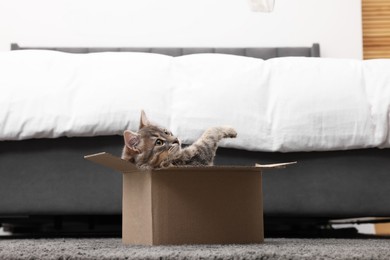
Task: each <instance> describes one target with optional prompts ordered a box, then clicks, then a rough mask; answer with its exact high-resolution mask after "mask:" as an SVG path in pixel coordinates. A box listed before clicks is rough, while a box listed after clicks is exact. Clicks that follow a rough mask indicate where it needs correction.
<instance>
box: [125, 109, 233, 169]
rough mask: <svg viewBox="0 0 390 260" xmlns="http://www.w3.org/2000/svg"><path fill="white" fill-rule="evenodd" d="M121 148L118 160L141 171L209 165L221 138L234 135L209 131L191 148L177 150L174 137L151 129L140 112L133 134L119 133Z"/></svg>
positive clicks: (218, 129) (225, 130) (224, 130)
mask: <svg viewBox="0 0 390 260" xmlns="http://www.w3.org/2000/svg"><path fill="white" fill-rule="evenodd" d="M123 136H124V140H125V145H124V147H123V151H122V159H124V160H127V161H130V162H132V163H134V164H135V165H136V166H137V167H139V168H143V169H156V168H165V167H170V166H184V165H193V166H196V165H213V161H214V157H215V153H216V151H217V148H218V142H219V141H220V140H221V139H222V138H228V137H229V138H234V137H236V136H237V133H236V131H235V130H234V129H233V128H231V127H226V126H222V127H212V128H209V129H207V130H206V131H205V132H204V133H203V135H202V136H201V137H200V138H199V139H198V140H197V141H196V142H194V143H193V144H192V145H190V146H187V147H185V148H181V143H180V141H179V139H178V138H177V137H175V136H174V135H172V133H171V132H170V131H168V130H167V129H164V128H161V127H159V126H156V125H153V124H151V123H150V122H149V120H148V119H147V118H146V115H145V112H144V111H142V112H141V120H140V126H139V130H138V132H137V133H134V132H132V131H129V130H126V131H125V132H124V133H123Z"/></svg>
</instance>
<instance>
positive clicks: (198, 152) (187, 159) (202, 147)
mask: <svg viewBox="0 0 390 260" xmlns="http://www.w3.org/2000/svg"><path fill="white" fill-rule="evenodd" d="M236 136H237V132H236V130H234V129H233V128H232V127H229V126H219V127H211V128H209V129H207V130H206V131H205V132H204V133H203V135H202V136H201V137H200V138H199V139H198V140H197V141H196V142H195V143H193V144H192V145H190V146H188V147H186V148H184V149H183V150H182V151H181V153H180V154H179V155H178V156H177V158H175V159H174V160H173V164H174V165H213V161H214V157H215V153H216V151H217V148H218V142H219V141H221V139H223V138H234V137H236Z"/></svg>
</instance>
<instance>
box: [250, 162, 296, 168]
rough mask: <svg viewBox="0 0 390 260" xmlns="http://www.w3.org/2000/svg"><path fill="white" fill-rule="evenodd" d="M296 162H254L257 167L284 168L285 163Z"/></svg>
mask: <svg viewBox="0 0 390 260" xmlns="http://www.w3.org/2000/svg"><path fill="white" fill-rule="evenodd" d="M296 163H297V162H296V161H295V162H285V163H273V164H259V163H256V164H255V167H259V168H286V166H287V165H291V164H296Z"/></svg>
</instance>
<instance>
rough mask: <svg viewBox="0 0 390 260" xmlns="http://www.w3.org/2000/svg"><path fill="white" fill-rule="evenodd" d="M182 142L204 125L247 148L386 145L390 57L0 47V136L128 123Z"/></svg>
mask: <svg viewBox="0 0 390 260" xmlns="http://www.w3.org/2000/svg"><path fill="white" fill-rule="evenodd" d="M141 109H144V110H145V112H146V113H147V115H148V117H149V119H151V121H153V122H155V123H157V124H159V125H162V126H165V127H166V128H168V129H170V130H171V131H172V132H173V133H174V134H175V135H177V136H179V138H180V139H182V141H183V142H184V143H191V142H193V141H194V140H196V139H197V138H198V137H199V136H200V135H201V133H202V132H203V131H204V130H205V129H206V128H207V127H210V126H219V125H231V126H233V127H234V128H236V130H237V132H238V137H237V138H236V139H232V140H225V141H223V142H222V144H221V146H224V147H233V148H241V149H246V150H254V151H282V152H289V151H322V150H340V149H354V148H366V147H390V135H389V127H390V123H389V122H390V60H369V61H358V60H343V59H326V58H298V57H294V58H293V57H290V58H274V59H270V60H266V61H264V60H261V59H254V58H248V57H239V56H233V55H223V54H194V55H187V56H181V57H176V58H173V57H170V56H165V55H159V54H149V53H95V54H67V53H61V52H55V51H37V50H35V51H33V50H25V51H12V52H0V140H21V139H29V138H55V137H60V136H69V137H73V136H96V135H113V134H122V132H123V130H125V129H132V130H137V127H138V124H139V116H140V110H141Z"/></svg>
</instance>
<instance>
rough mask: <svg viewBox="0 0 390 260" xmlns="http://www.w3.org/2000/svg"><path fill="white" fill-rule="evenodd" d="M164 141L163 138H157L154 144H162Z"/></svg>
mask: <svg viewBox="0 0 390 260" xmlns="http://www.w3.org/2000/svg"><path fill="white" fill-rule="evenodd" d="M164 143H165V142H164V141H163V140H161V139H157V140H156V143H155V144H156V145H163V144H164Z"/></svg>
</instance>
